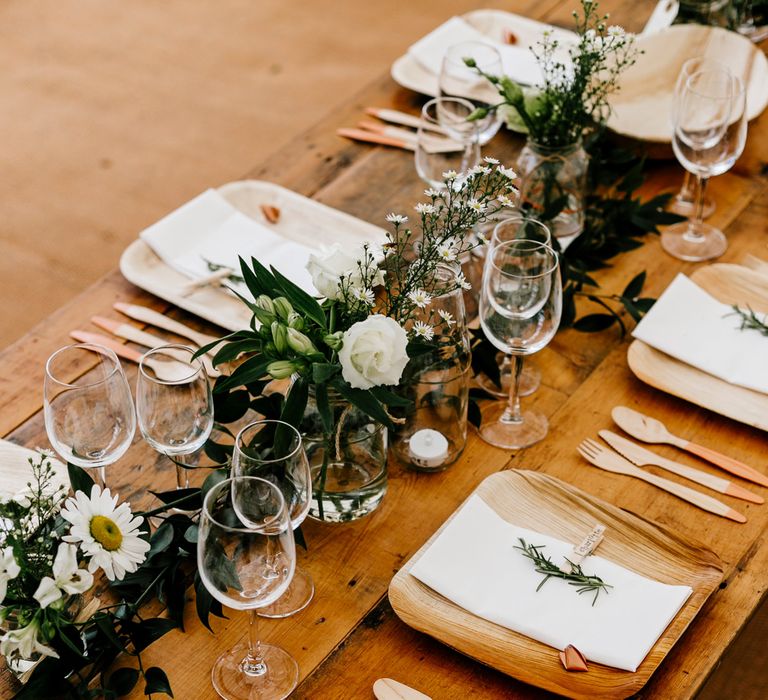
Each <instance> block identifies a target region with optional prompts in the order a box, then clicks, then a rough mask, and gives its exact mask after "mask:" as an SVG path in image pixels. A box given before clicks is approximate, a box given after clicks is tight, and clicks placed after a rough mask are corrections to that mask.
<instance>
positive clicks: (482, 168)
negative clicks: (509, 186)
mask: <svg viewBox="0 0 768 700" xmlns="http://www.w3.org/2000/svg"><path fill="white" fill-rule="evenodd" d="M489 172H491V169H490V168H489V167H488V166H487V165H475V166H474V167H472V168H470V169H469V170H468V171H467V175H485V174H486V173H489Z"/></svg>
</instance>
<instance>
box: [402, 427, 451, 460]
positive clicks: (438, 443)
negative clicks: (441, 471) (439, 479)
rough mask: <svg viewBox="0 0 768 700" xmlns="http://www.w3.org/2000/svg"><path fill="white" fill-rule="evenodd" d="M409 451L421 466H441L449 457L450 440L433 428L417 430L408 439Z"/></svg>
mask: <svg viewBox="0 0 768 700" xmlns="http://www.w3.org/2000/svg"><path fill="white" fill-rule="evenodd" d="M408 451H409V453H410V457H411V459H412V460H413V462H414V464H416V465H417V466H419V467H439V466H440V465H441V464H443V462H445V460H446V459H448V440H447V438H446V437H445V435H443V434H442V433H441V432H438V431H437V430H432V428H423V429H422V430H417V431H416V432H415V433H414V434H413V435H411V439H410V440H409V441H408Z"/></svg>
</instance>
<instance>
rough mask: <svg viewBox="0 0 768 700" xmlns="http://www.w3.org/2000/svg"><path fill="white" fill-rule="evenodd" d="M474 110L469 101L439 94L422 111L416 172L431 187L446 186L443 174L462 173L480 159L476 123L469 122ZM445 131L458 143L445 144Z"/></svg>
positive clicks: (417, 144) (441, 187) (417, 138)
mask: <svg viewBox="0 0 768 700" xmlns="http://www.w3.org/2000/svg"><path fill="white" fill-rule="evenodd" d="M474 110H475V108H474V105H473V104H472V103H471V102H469V101H468V100H464V99H461V98H458V97H436V98H435V99H433V100H430V101H429V102H427V103H426V104H425V105H424V107H423V108H422V110H421V119H420V121H419V129H418V132H417V134H416V156H415V160H416V172H417V173H418V174H419V177H420V178H421V179H422V180H424V182H426V183H427V184H428V185H429V186H430V187H434V188H435V189H444V188H445V183H444V182H443V180H444V179H445V175H444V173H446V172H448V171H453V172H455V173H458V174H461V173H464V172H466V171H467V170H469V169H470V168H474V167H475V166H476V165H477V164H478V163H479V162H480V144H479V143H478V134H479V132H478V127H477V122H474V121H467V118H468V117H469V115H470V114H472V112H473V111H474ZM438 133H440V134H444V135H445V136H448V137H449V138H450V139H451V140H452V141H454V142H455V144H453V145H449V146H446V145H445V143H446V140H445V138H444V137H443V138H441V137H438V136H437V134H438Z"/></svg>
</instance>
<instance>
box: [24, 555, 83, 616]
mask: <svg viewBox="0 0 768 700" xmlns="http://www.w3.org/2000/svg"><path fill="white" fill-rule="evenodd" d="M52 573H53V578H51V577H50V576H45V577H44V578H43V580H42V581H40V585H39V586H38V587H37V590H36V591H35V592H34V594H33V596H32V597H33V598H34V599H35V600H36V601H37V602H38V603H40V607H41V608H47V607H48V606H49V605H50V604H51V603H55V602H56V601H57V600H59V599H60V598H62V597H63V595H64V594H65V593H68V594H69V595H74V594H75V593H85V591H87V590H88V589H89V588H90V587H91V586H92V585H93V574H91V573H90V572H89V571H86V570H85V569H80V568H79V567H78V564H77V547H76V546H75V545H73V544H65V543H63V542H62V543H61V544H60V545H59V549H58V551H57V552H56V558H55V559H54V561H53V572H52Z"/></svg>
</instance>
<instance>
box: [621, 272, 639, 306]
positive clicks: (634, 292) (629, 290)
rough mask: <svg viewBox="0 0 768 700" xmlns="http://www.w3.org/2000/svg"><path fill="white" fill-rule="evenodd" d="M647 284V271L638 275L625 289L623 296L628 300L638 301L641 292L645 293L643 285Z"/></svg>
mask: <svg viewBox="0 0 768 700" xmlns="http://www.w3.org/2000/svg"><path fill="white" fill-rule="evenodd" d="M644 284H645V270H643V271H642V272H640V273H638V274H637V275H635V276H634V277H633V278H632V281H631V282H630V283H629V284H628V285H627V286H626V287H625V288H624V291H623V292H622V293H621V296H623V297H627V298H628V299H636V298H637V297H638V296H639V295H640V292H642V291H643V285H644Z"/></svg>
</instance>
